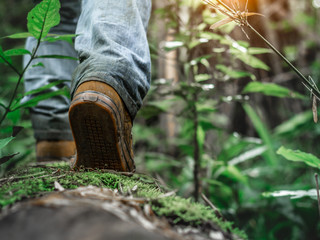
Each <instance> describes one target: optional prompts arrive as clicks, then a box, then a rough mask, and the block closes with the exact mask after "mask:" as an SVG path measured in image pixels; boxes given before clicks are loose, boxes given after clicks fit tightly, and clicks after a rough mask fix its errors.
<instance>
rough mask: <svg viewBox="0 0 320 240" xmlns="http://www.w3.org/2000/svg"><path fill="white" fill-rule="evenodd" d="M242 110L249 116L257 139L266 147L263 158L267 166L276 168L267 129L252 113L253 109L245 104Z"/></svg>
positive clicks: (256, 115)
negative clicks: (257, 136)
mask: <svg viewBox="0 0 320 240" xmlns="http://www.w3.org/2000/svg"><path fill="white" fill-rule="evenodd" d="M242 106H243V108H244V110H245V111H246V113H247V115H248V116H249V118H250V120H251V121H252V123H253V126H254V128H255V130H256V131H257V133H258V135H259V137H260V138H261V139H262V141H263V142H264V144H265V145H266V147H267V151H266V153H265V154H263V156H265V158H266V160H267V161H268V164H269V165H270V166H276V165H277V156H276V154H275V152H274V150H273V144H272V143H273V139H272V137H271V134H270V132H269V130H268V128H267V127H266V126H265V124H264V123H263V122H262V121H261V119H260V117H259V116H258V114H257V113H256V112H255V111H254V109H253V108H252V107H251V106H250V105H249V104H247V103H244V104H243V105H242Z"/></svg>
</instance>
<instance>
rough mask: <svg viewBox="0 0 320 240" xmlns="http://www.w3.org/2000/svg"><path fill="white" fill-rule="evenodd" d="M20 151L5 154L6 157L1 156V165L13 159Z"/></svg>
mask: <svg viewBox="0 0 320 240" xmlns="http://www.w3.org/2000/svg"><path fill="white" fill-rule="evenodd" d="M18 154H19V153H15V154H12V155H8V156H4V157H1V158H0V165H2V164H4V163H6V162H8V161H9V160H10V159H12V158H13V157H14V156H16V155H18Z"/></svg>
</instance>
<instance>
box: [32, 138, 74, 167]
mask: <svg viewBox="0 0 320 240" xmlns="http://www.w3.org/2000/svg"><path fill="white" fill-rule="evenodd" d="M75 153H76V146H75V143H74V141H64V140H60V141H38V142H37V145H36V154H37V161H38V162H48V161H61V160H62V161H67V160H70V159H71V157H72V156H73V155H75Z"/></svg>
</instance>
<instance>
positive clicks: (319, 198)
mask: <svg viewBox="0 0 320 240" xmlns="http://www.w3.org/2000/svg"><path fill="white" fill-rule="evenodd" d="M314 177H315V178H316V185H317V197H318V210H319V218H320V196H319V180H318V174H317V173H316V174H315V175H314Z"/></svg>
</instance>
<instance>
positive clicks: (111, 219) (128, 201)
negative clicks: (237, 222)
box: [0, 162, 247, 240]
mask: <svg viewBox="0 0 320 240" xmlns="http://www.w3.org/2000/svg"><path fill="white" fill-rule="evenodd" d="M0 207H1V208H0V236H1V239H4V240H6V239H10V240H16V239H32V240H37V239H46V240H50V239H67V240H73V239H78V240H80V239H90V240H100V239H119V240H120V239H121V240H122V239H155V240H157V239H159V240H161V239H195V240H198V239H199V240H201V239H215V240H219V239H221V240H224V239H246V238H247V237H246V235H245V234H244V233H243V232H242V231H240V230H238V229H235V228H233V226H232V223H230V222H228V221H226V220H225V219H224V218H223V216H221V214H220V213H219V212H218V211H217V210H214V209H212V208H210V207H208V206H205V205H203V204H200V203H195V202H193V201H192V200H191V199H185V198H182V197H179V196H177V195H176V194H175V192H174V191H169V190H168V189H165V188H164V187H162V186H161V185H160V184H159V183H158V182H157V181H156V180H155V179H153V178H151V177H149V176H146V175H142V174H127V173H115V172H110V171H102V170H91V171H88V170H80V171H72V170H70V167H69V165H68V163H61V162H60V163H50V164H33V165H28V166H27V167H24V168H23V169H18V170H15V171H13V172H10V173H8V174H7V175H6V176H5V177H4V178H2V179H0Z"/></svg>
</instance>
